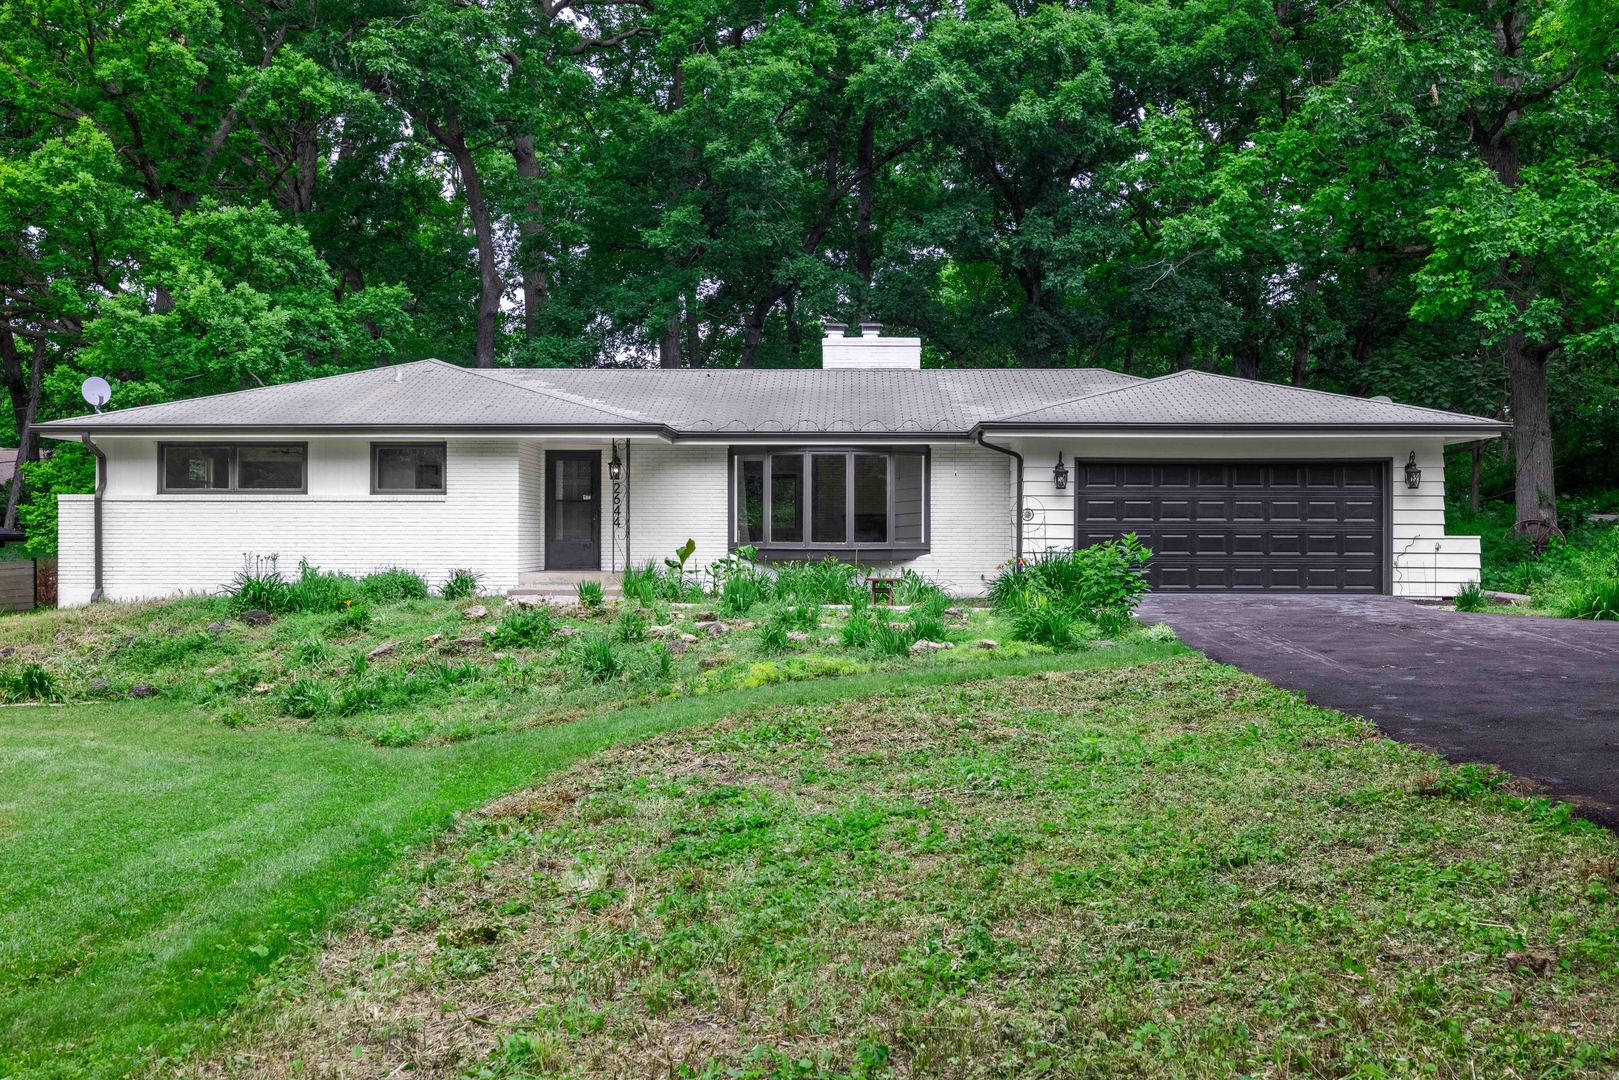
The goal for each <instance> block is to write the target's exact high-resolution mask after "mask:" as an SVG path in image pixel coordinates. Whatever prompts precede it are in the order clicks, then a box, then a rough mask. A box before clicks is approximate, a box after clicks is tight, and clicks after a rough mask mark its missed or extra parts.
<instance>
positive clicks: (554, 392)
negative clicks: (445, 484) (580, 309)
mask: <svg viewBox="0 0 1619 1080" xmlns="http://www.w3.org/2000/svg"><path fill="white" fill-rule="evenodd" d="M422 363H432V364H438V365H439V366H441V367H447V368H451V369H453V370H455V371H461V372H465V373H466V374H468V375H476V376H478V377H479V378H482V379H484V380H486V381H489V382H496V383H499V384H500V385H501V386H515V387H517V388H518V389H519V390H524V391H526V392H528V393H530V394H539V395H540V396H541V397H548V398H551V399H553V400H555V401H562V402H566V403H567V404H569V405H582V406H584V407H585V408H587V409H592V410H594V411H596V412H599V413H603V414H605V415H607V416H616V417H617V418H618V419H620V420H629V421H631V422H633V423H637V424H655V423H658V422H659V421H656V420H652V419H649V418H648V417H647V416H646V415H645V414H643V413H630V412H624V411H622V410H620V409H615V408H613V407H612V406H610V405H602V404H599V403H597V402H595V401H592V400H590V399H589V398H585V397H581V396H579V395H578V394H569V393H567V392H566V391H563V390H558V389H556V388H554V387H546V388H541V387H536V386H527V385H524V384H523V383H513V382H508V381H507V380H505V379H502V378H500V377H499V376H498V375H495V374H493V373H492V371H491V370H490V369H487V368H469V367H462V366H461V365H460V364H452V363H449V362H448V361H445V360H440V359H438V358H436V357H429V358H428V359H427V360H424V361H422ZM507 370H516V369H515V368H509V369H507ZM526 370H529V371H544V370H546V369H545V368H528V369H526Z"/></svg>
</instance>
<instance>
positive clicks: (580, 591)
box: [573, 581, 607, 611]
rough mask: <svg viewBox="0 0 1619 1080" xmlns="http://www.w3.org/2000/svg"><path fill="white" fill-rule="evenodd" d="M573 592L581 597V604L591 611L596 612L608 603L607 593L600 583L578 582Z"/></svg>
mask: <svg viewBox="0 0 1619 1080" xmlns="http://www.w3.org/2000/svg"><path fill="white" fill-rule="evenodd" d="M573 591H574V593H575V595H577V596H578V597H579V603H580V604H582V605H584V607H585V608H587V609H588V610H590V611H595V610H596V609H597V608H599V607H601V606H602V604H604V603H605V602H606V601H607V593H606V592H605V591H604V590H603V589H602V583H601V582H599V581H581V582H578V583H577V584H575V585H574V587H573Z"/></svg>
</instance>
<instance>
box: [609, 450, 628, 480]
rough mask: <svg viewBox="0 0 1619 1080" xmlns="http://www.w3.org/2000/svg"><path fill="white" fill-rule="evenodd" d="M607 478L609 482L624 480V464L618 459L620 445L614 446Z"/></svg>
mask: <svg viewBox="0 0 1619 1080" xmlns="http://www.w3.org/2000/svg"><path fill="white" fill-rule="evenodd" d="M607 478H608V479H609V480H622V479H623V478H624V463H623V462H622V461H620V460H619V459H618V443H616V442H615V443H614V444H613V457H612V460H610V461H608V463H607Z"/></svg>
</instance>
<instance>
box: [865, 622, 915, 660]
mask: <svg viewBox="0 0 1619 1080" xmlns="http://www.w3.org/2000/svg"><path fill="white" fill-rule="evenodd" d="M918 640H919V638H918V637H917V635H916V631H915V628H913V627H911V626H910V625H908V624H905V623H898V624H896V623H889V622H883V621H881V620H877V621H875V622H873V623H872V627H871V640H870V641H869V642H867V645H866V647H867V648H869V649H870V650H871V651H872V652H874V653H876V654H877V655H878V656H904V655H906V654H907V653H909V652H910V651H911V646H912V645H914V644H915V643H916V642H917V641H918Z"/></svg>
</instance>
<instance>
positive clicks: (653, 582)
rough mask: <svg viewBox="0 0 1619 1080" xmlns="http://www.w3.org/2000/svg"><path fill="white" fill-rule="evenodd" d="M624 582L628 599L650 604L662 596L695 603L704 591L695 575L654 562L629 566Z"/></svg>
mask: <svg viewBox="0 0 1619 1080" xmlns="http://www.w3.org/2000/svg"><path fill="white" fill-rule="evenodd" d="M667 561H669V560H665V562H667ZM621 583H622V584H621V587H622V589H623V592H624V597H625V599H627V600H634V601H635V602H636V603H639V604H642V605H644V606H647V607H650V606H652V605H653V604H656V603H658V602H659V601H660V600H661V601H668V602H670V603H692V602H695V601H697V600H700V599H701V598H702V595H703V588H702V585H701V583H700V582H699V581H698V580H697V579H696V578H694V577H687V576H686V575H685V574H683V573H681V572H680V571H679V570H678V569H671V568H664V567H659V566H657V565H656V564H655V563H646V564H644V565H642V566H631V567H626V568H625V570H624V576H623V578H622V579H621Z"/></svg>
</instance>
